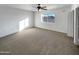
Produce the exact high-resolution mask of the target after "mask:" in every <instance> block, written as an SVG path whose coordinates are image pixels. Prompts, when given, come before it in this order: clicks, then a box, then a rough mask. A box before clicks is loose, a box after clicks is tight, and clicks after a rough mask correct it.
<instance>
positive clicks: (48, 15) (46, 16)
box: [41, 11, 55, 23]
mask: <svg viewBox="0 0 79 59" xmlns="http://www.w3.org/2000/svg"><path fill="white" fill-rule="evenodd" d="M41 17H42V19H41V20H42V22H46V23H54V22H55V14H54V13H52V12H50V11H45V12H43V13H42V15H41Z"/></svg>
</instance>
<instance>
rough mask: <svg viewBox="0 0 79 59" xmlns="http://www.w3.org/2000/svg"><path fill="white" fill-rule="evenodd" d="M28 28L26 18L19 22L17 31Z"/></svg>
mask: <svg viewBox="0 0 79 59" xmlns="http://www.w3.org/2000/svg"><path fill="white" fill-rule="evenodd" d="M28 26H29V19H28V18H26V19H24V20H21V21H20V22H19V31H21V30H23V29H25V28H27V27H28Z"/></svg>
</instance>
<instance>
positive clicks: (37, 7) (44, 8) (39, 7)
mask: <svg viewBox="0 0 79 59" xmlns="http://www.w3.org/2000/svg"><path fill="white" fill-rule="evenodd" d="M34 8H36V9H37V10H38V11H39V10H47V9H46V6H41V4H37V6H36V7H34Z"/></svg>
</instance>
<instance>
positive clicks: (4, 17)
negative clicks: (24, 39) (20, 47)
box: [0, 6, 34, 37]
mask: <svg viewBox="0 0 79 59" xmlns="http://www.w3.org/2000/svg"><path fill="white" fill-rule="evenodd" d="M27 17H28V18H29V27H33V26H34V25H33V24H34V23H33V20H34V19H33V12H31V11H24V10H20V9H15V8H10V7H4V6H0V37H3V36H6V35H9V34H12V33H15V32H17V31H18V30H19V22H20V21H21V20H24V19H26V18H27Z"/></svg>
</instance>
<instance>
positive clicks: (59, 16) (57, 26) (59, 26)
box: [35, 7, 69, 33]
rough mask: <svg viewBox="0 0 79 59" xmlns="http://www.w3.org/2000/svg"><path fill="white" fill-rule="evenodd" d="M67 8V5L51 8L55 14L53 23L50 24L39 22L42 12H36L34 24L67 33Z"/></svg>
mask: <svg viewBox="0 0 79 59" xmlns="http://www.w3.org/2000/svg"><path fill="white" fill-rule="evenodd" d="M68 10H69V9H68V7H67V8H66V7H65V8H58V9H54V10H52V12H53V13H55V14H56V18H55V23H52V24H46V23H41V18H40V17H41V13H42V12H38V13H36V16H35V26H36V27H40V28H45V29H49V30H53V31H58V32H63V33H67V15H68Z"/></svg>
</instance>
